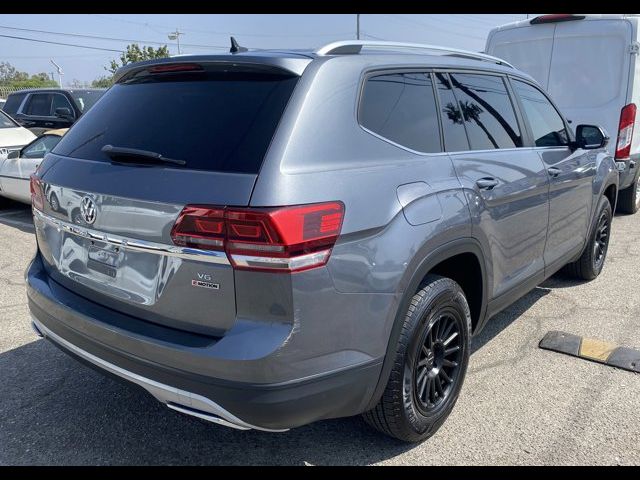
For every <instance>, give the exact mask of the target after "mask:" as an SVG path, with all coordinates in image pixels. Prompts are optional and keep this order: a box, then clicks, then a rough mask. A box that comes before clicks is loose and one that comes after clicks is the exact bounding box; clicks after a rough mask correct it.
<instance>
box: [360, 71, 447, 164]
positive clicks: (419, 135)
mask: <svg viewBox="0 0 640 480" xmlns="http://www.w3.org/2000/svg"><path fill="white" fill-rule="evenodd" d="M360 123H361V124H362V126H363V127H365V128H367V129H369V130H371V131H372V132H374V133H377V134H378V135H380V136H382V137H385V138H387V139H389V140H391V141H392V142H395V143H397V144H399V145H403V146H405V147H407V148H410V149H412V150H417V151H419V152H439V151H440V150H441V149H440V128H439V125H438V112H437V109H436V102H435V97H434V95H433V87H432V84H431V77H430V76H429V74H427V73H393V74H386V75H376V76H374V77H371V78H369V79H368V80H367V83H366V84H365V86H364V91H363V94H362V101H361V104H360Z"/></svg>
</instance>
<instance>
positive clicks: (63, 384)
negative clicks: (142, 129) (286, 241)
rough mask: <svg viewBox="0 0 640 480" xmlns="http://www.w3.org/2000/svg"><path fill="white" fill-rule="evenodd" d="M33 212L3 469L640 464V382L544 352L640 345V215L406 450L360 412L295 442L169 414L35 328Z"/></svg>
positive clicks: (622, 225)
mask: <svg viewBox="0 0 640 480" xmlns="http://www.w3.org/2000/svg"><path fill="white" fill-rule="evenodd" d="M34 251H35V240H34V235H33V224H32V222H31V215H30V210H29V208H28V207H26V206H20V205H18V204H15V205H10V206H9V207H7V208H4V209H1V210H0V332H1V335H0V464H1V465H33V464H37V465H42V464H55V465H69V464H72V465H87V464H89V465H107V464H113V465H120V464H197V465H199V464H260V465H265V464H285V465H289V464H291V465H305V464H306V465H334V464H338V465H345V464H357V465H362V464H390V465H392V464H393V465H431V464H438V465H462V464H499V465H507V464H534V465H540V464H542V465H550V464H553V465H564V464H614V465H615V464H623V465H627V464H636V465H637V464H640V442H639V439H640V374H637V373H632V372H628V371H624V370H619V369H615V368H612V367H610V366H606V365H602V364H598V363H593V362H589V361H585V360H583V359H579V358H575V357H570V356H566V355H561V354H558V353H554V352H550V351H546V350H542V349H539V348H538V342H539V341H540V339H541V338H542V337H543V336H544V334H545V333H546V332H547V331H549V330H562V331H565V332H568V333H572V334H576V335H580V336H584V337H594V338H598V339H601V340H606V341H609V342H613V343H616V344H619V345H623V346H628V347H634V348H640V293H638V291H639V287H640V214H638V215H636V216H624V215H617V216H616V217H615V219H614V223H613V229H612V241H611V245H610V248H609V253H608V258H607V262H606V265H605V268H604V271H603V273H602V274H601V275H600V277H598V278H597V279H596V280H595V281H593V282H588V283H581V282H575V281H572V280H567V279H565V278H562V277H552V278H551V279H550V280H548V281H546V282H545V283H544V284H542V285H541V286H539V287H538V288H536V289H534V290H533V291H532V292H530V293H529V294H528V295H527V296H525V297H524V298H522V299H521V300H520V301H518V302H517V303H516V304H514V305H512V306H511V307H509V308H508V309H507V310H505V311H504V312H502V313H501V314H499V315H497V316H496V317H494V318H493V319H492V320H491V321H490V322H489V324H488V325H487V327H486V328H485V329H484V331H483V332H482V333H481V334H480V335H479V336H478V337H477V338H475V339H474V344H473V354H472V356H471V361H470V364H469V371H468V374H467V378H466V381H465V384H464V386H463V389H462V393H461V395H460V399H459V401H458V403H457V405H456V407H455V408H454V410H453V412H452V414H451V416H450V417H449V419H448V420H447V421H446V422H445V424H444V425H443V427H442V428H441V429H440V430H439V431H438V432H437V433H436V435H435V436H433V437H432V438H431V439H429V440H427V441H426V442H424V443H422V444H419V445H407V444H401V443H398V442H396V441H394V440H391V439H388V438H386V437H384V436H382V435H380V434H378V433H377V432H375V431H373V430H371V429H370V428H369V427H368V426H367V425H366V424H365V423H364V422H363V421H362V420H361V419H360V418H359V417H355V418H346V419H338V420H328V421H321V422H317V423H314V424H312V425H308V426H305V427H301V428H297V429H294V430H291V431H289V432H286V433H279V434H278V433H263V432H257V431H248V432H247V431H237V430H232V429H228V428H225V427H221V426H217V425H213V424H210V423H206V422H204V421H201V420H198V419H194V418H191V417H188V416H185V415H182V414H180V413H177V412H174V411H172V410H169V409H168V408H166V407H165V406H163V405H161V404H160V403H158V402H157V401H156V400H155V399H154V398H152V397H151V396H150V395H148V394H147V393H146V392H144V391H143V390H140V389H138V388H137V387H133V386H129V385H126V384H123V383H121V382H117V381H114V380H112V379H110V378H107V377H105V376H102V375H101V374H99V373H97V372H95V371H93V370H91V369H89V368H88V367H85V366H83V365H81V364H79V363H77V362H76V361H75V360H73V359H71V358H70V357H68V356H67V355H65V354H64V353H62V352H61V351H60V350H58V349H57V348H56V347H54V346H53V345H52V344H51V343H49V342H48V341H46V340H42V339H39V338H38V337H37V336H36V335H35V334H34V333H33V331H32V330H31V327H30V320H29V312H28V309H27V301H26V295H25V285H24V278H23V274H24V270H25V267H26V265H27V263H28V261H29V260H30V258H31V257H32V255H33V253H34Z"/></svg>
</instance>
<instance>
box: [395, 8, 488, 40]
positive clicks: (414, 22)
mask: <svg viewBox="0 0 640 480" xmlns="http://www.w3.org/2000/svg"><path fill="white" fill-rule="evenodd" d="M386 15H387V16H388V17H391V18H393V19H396V20H403V21H405V22H407V23H413V24H415V25H419V26H421V27H427V28H431V29H434V30H440V31H441V32H445V33H450V34H452V33H456V35H458V36H461V37H467V38H473V39H474V40H485V38H484V37H480V36H478V35H469V34H466V33H458V32H452V31H451V30H447V29H446V28H442V27H439V26H437V25H432V24H429V23H425V22H420V21H418V20H414V19H413V18H407V17H404V16H402V15H391V14H386Z"/></svg>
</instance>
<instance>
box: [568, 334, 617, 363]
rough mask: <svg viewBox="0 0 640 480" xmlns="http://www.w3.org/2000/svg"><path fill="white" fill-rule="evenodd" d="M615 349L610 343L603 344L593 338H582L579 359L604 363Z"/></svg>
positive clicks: (615, 346)
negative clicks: (584, 358) (583, 358)
mask: <svg viewBox="0 0 640 480" xmlns="http://www.w3.org/2000/svg"><path fill="white" fill-rule="evenodd" d="M616 348H617V345H616V344H614V343H610V342H604V341H602V340H597V339H595V338H583V339H582V342H581V343H580V352H579V353H578V355H580V356H581V357H586V358H590V359H592V360H598V361H600V362H606V361H607V359H608V358H609V356H610V355H611V353H612V352H613V351H614V350H615V349H616Z"/></svg>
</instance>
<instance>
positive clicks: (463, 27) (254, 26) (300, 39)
mask: <svg viewBox="0 0 640 480" xmlns="http://www.w3.org/2000/svg"><path fill="white" fill-rule="evenodd" d="M526 16H527V15H526V14H520V15H518V14H491V15H484V14H483V15H479V14H447V15H443V14H437V15H436V14H422V15H409V14H402V15H401V14H375V15H374V14H362V15H361V16H360V33H361V38H362V39H372V40H392V41H404V42H417V43H430V44H437V45H445V46H448V47H455V48H463V49H467V50H473V51H482V50H483V49H484V44H485V39H486V37H487V34H488V33H489V30H491V29H492V28H493V27H495V26H498V25H502V24H504V23H509V22H512V21H516V20H522V19H524V18H526ZM530 16H533V15H531V14H530ZM20 29H24V30H20ZM175 29H178V30H179V31H181V32H183V33H184V34H183V35H181V36H180V43H181V52H182V53H183V54H184V53H200V54H202V53H219V52H223V51H225V50H227V51H228V48H229V36H230V35H234V36H235V37H236V39H237V40H238V42H239V43H240V45H242V46H246V47H249V48H306V47H313V48H317V47H319V46H321V45H323V44H326V43H329V42H332V41H336V40H349V39H354V38H356V15H348V14H341V15H329V14H323V15H318V14H304V15H303V14H297V15H282V14H274V15H264V14H262V15H253V14H245V15H232V14H207V15H204V14H181V15H168V14H149V15H146V14H135V15H134V14H126V15H116V14H113V15H111V14H83V15H79V14H78V15H71V14H65V15H40V14H39V15H35V14H34V15H25V14H11V15H2V16H0V62H2V61H6V62H9V63H11V64H12V65H13V66H14V67H16V68H17V69H18V70H21V71H26V72H28V73H29V74H34V73H39V72H47V73H50V72H55V68H54V67H53V65H52V64H51V63H50V60H51V59H53V60H54V61H55V62H56V63H57V64H58V65H60V66H61V67H62V70H63V72H64V75H63V77H62V81H63V84H64V85H68V84H70V83H71V82H72V81H73V80H74V79H76V80H79V81H81V82H90V81H91V80H93V79H95V78H98V77H101V76H103V75H106V74H107V72H106V70H105V69H104V67H105V66H106V65H108V64H109V61H110V60H111V59H114V58H118V57H119V52H120V51H122V50H123V49H124V48H125V47H126V46H127V44H129V43H139V44H140V45H150V46H153V47H158V46H160V45H163V44H166V45H168V46H169V50H170V52H171V54H172V55H173V54H177V53H178V50H177V45H176V42H175V40H169V39H168V38H167V35H168V33H169V32H171V31H175ZM29 30H39V31H40V32H34V31H29ZM42 31H47V32H54V33H42ZM55 33H63V34H64V35H59V34H55ZM6 36H12V37H23V38H30V39H37V40H40V41H45V42H58V43H67V44H74V45H79V46H84V47H91V48H80V47H79V46H64V45H54V44H50V43H42V42H34V41H28V40H20V39H15V38H7V37H6ZM95 37H103V38H95ZM55 77H56V80H57V74H56V75H55Z"/></svg>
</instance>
